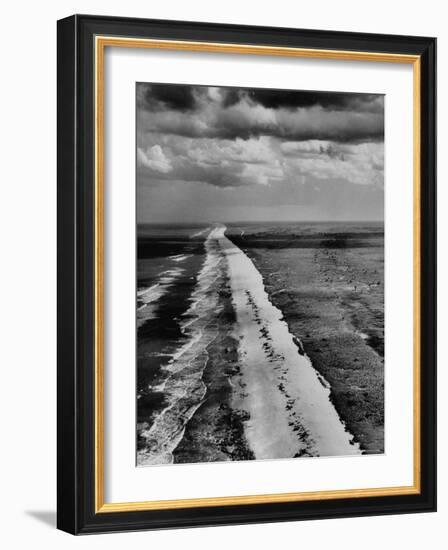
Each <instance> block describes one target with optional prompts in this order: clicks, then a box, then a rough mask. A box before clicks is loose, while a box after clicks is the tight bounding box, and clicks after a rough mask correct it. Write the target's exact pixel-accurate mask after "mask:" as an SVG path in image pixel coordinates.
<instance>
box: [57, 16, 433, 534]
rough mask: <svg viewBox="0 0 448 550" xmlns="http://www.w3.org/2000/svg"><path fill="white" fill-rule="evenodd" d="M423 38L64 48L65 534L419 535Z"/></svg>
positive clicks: (427, 107)
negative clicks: (409, 520)
mask: <svg viewBox="0 0 448 550" xmlns="http://www.w3.org/2000/svg"><path fill="white" fill-rule="evenodd" d="M435 55H436V41H435V39H434V38H424V37H409V36H385V35H373V34H371V35H367V34H356V33H343V32H334V31H317V30H298V29H284V28H282V29H280V28H264V27H249V26H233V25H220V24H211V23H189V22H179V21H159V20H139V19H127V18H113V17H97V16H87V15H75V16H72V17H69V18H67V19H63V20H61V21H59V22H58V285H59V286H58V527H59V528H60V529H62V530H64V531H67V532H70V533H73V534H81V533H98V532H108V531H125V530H138V529H159V528H167V527H188V526H203V525H224V524H237V523H256V522H271V521H290V520H302V519H315V518H331V517H349V516H366V515H374V514H398V513H405V512H424V511H426V512H428V511H433V510H435V507H436V504H435V501H436V496H435V494H436V489H435V487H436V483H435V477H436V467H435V434H436V431H435V410H436V403H435V397H436V393H435V354H436V346H435V334H436V330H435V295H436V286H435V275H436V269H435V265H436V257H435V254H436V252H435V223H436V222H435V151H436V147H435V73H436V68H435Z"/></svg>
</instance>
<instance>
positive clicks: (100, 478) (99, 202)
mask: <svg viewBox="0 0 448 550" xmlns="http://www.w3.org/2000/svg"><path fill="white" fill-rule="evenodd" d="M106 47H121V48H149V49H159V50H177V51H192V52H208V53H232V54H243V55H266V56H285V57H300V58H313V59H330V60H347V61H373V62H383V63H406V64H412V65H413V131H414V135H413V144H414V148H413V173H414V178H413V180H414V183H413V185H414V189H413V195H414V206H413V208H414V211H413V239H414V243H413V245H414V247H413V256H414V261H413V275H414V283H413V298H414V328H413V334H414V349H413V357H414V361H413V363H414V364H413V382H414V391H413V443H414V445H413V458H414V468H413V477H414V480H413V484H412V485H410V486H400V487H379V488H366V489H342V490H332V491H313V492H295V493H274V494H263V495H243V496H226V497H212V498H194V499H179V500H154V501H142V502H117V503H106V502H105V501H104V53H105V48H106ZM94 54H95V260H94V262H95V323H94V325H95V357H94V369H95V393H94V395H95V430H94V431H95V464H94V468H95V472H94V474H95V503H94V506H95V513H110V512H132V511H144V510H168V509H181V508H199V507H209V506H236V505H243V504H266V503H281V502H304V501H315V500H332V499H343V498H363V497H364V498H365V497H379V496H394V495H395V496H398V495H413V494H414V495H416V494H419V493H420V486H421V456H420V446H421V426H420V405H421V404H420V394H421V388H420V370H421V365H420V311H421V304H420V301H421V296H420V271H421V265H420V247H421V215H420V206H421V205H420V201H421V199H420V186H421V182H420V164H421V159H420V157H421V145H420V117H421V113H420V111H421V100H420V87H421V72H420V65H421V61H420V56H417V55H401V54H389V53H376V52H355V51H344V50H322V49H310V48H290V47H272V46H255V45H250V44H221V43H213V42H190V41H177V40H155V39H142V38H123V37H118V36H96V37H95V44H94Z"/></svg>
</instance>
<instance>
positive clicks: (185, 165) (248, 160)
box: [136, 83, 384, 210]
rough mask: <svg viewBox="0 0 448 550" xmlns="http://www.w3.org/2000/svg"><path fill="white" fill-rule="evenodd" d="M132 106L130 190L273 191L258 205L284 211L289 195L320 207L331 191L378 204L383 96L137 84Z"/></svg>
mask: <svg viewBox="0 0 448 550" xmlns="http://www.w3.org/2000/svg"><path fill="white" fill-rule="evenodd" d="M136 105H137V152H136V154H137V183H138V186H139V187H140V188H141V189H147V190H148V193H150V191H149V190H150V189H151V188H157V189H158V192H157V196H163V192H162V191H161V189H165V190H168V188H171V191H170V193H172V188H173V186H174V187H176V188H178V187H179V186H182V184H184V185H187V184H188V185H189V188H191V186H193V188H195V189H197V192H198V193H199V189H200V188H201V187H197V186H204V185H205V186H211V187H214V188H221V189H242V188H246V189H248V193H249V195H250V193H254V196H255V195H256V194H257V193H259V191H257V189H258V190H260V189H271V190H272V193H269V194H266V193H263V194H262V195H260V196H268V195H269V197H271V199H272V197H277V194H278V201H279V203H282V204H283V205H284V204H285V203H287V201H288V197H287V196H284V194H285V193H286V191H285V190H286V189H289V193H290V195H291V191H290V185H293V186H295V187H294V188H297V189H300V188H302V191H303V190H304V189H311V190H313V197H315V200H316V201H319V200H322V204H323V203H324V201H323V199H319V196H321V193H320V189H321V188H322V189H326V190H328V189H330V188H332V186H333V187H334V188H335V193H337V189H338V186H339V188H340V189H342V187H341V186H343V189H344V193H345V195H347V196H350V192H349V191H348V190H349V189H350V188H353V193H352V194H353V196H356V197H358V198H359V197H361V198H362V197H375V200H376V201H377V200H379V199H378V197H380V196H382V192H383V191H382V188H383V178H384V174H383V173H384V96H383V95H380V94H359V93H339V92H329V91H294V90H271V89H269V90H268V89H245V88H225V87H214V86H190V85H176V84H149V83H138V84H137V87H136ZM319 182H320V183H319ZM195 186H196V187H195ZM303 186H305V187H303ZM359 186H363V187H366V188H372V189H377V190H378V192H375V193H370V192H369V193H367V192H366V193H364V192H363V193H359V192H355V189H356V188H357V187H359ZM202 189H204V188H203V187H202ZM251 190H252V191H251ZM143 193H144V191H143ZM167 193H168V191H167ZM299 195H300V196H304V195H303V192H301V193H299ZM326 195H328V191H326ZM170 196H171V195H170ZM207 196H208V195H207ZM210 196H211V195H210ZM271 199H270V200H271ZM359 200H361V199H360V198H359ZM366 200H367V199H366ZM271 207H272V205H271V206H270V208H271ZM375 208H376V210H381V208H380V206H379V205H377V207H375Z"/></svg>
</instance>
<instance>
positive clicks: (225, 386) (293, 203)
mask: <svg viewBox="0 0 448 550" xmlns="http://www.w3.org/2000/svg"><path fill="white" fill-rule="evenodd" d="M136 127H137V137H136V141H137V151H136V164H137V168H136V169H137V195H136V202H137V204H136V211H137V281H136V287H137V296H136V330H137V336H136V341H137V365H136V368H137V389H136V390H137V393H136V400H137V426H136V428H137V430H136V432H137V434H136V435H137V437H136V441H137V444H136V446H137V449H136V453H137V465H138V466H148V465H154V464H170V463H198V462H222V461H242V460H260V459H276V458H282V459H285V458H301V457H325V456H347V455H367V454H382V453H383V452H384V428H385V426H384V96H383V95H381V94H360V93H340V92H328V91H302V90H275V89H255V88H252V89H246V88H230V87H214V86H196V85H177V84H158V83H157V84H154V83H144V82H139V83H137V85H136Z"/></svg>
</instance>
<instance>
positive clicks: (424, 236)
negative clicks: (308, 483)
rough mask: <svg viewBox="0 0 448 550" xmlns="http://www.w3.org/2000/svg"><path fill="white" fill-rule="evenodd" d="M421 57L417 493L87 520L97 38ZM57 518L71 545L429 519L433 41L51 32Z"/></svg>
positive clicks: (105, 20) (106, 25)
mask: <svg viewBox="0 0 448 550" xmlns="http://www.w3.org/2000/svg"><path fill="white" fill-rule="evenodd" d="M98 35H102V36H120V37H141V38H152V39H161V40H176V41H179V40H183V41H190V40H192V41H196V42H213V43H223V44H229V43H230V44H251V45H257V46H275V47H291V48H308V49H325V50H335V51H338V50H343V51H348V52H350V51H353V52H372V53H378V52H381V53H390V54H397V55H414V56H419V58H420V71H421V73H420V74H421V85H420V101H421V108H420V122H421V124H420V144H421V156H420V197H421V199H420V211H419V214H420V219H421V224H420V235H421V248H420V251H421V255H420V265H421V272H420V280H421V286H420V296H421V311H420V344H421V345H420V362H421V369H420V380H419V383H420V388H421V391H420V405H421V406H420V418H419V421H420V426H421V437H420V448H419V453H420V460H421V463H420V466H421V468H420V491H419V493H418V494H406V495H400V494H397V495H387V496H367V497H356V498H341V499H329V500H309V501H298V502H272V503H261V504H243V505H241V504H236V505H232V506H225V505H222V506H206V507H194V508H185V509H182V508H177V509H160V510H134V511H113V512H107V511H106V512H102V513H97V511H96V509H95V487H96V485H95V484H96V479H95V426H94V421H95V375H94V362H95V340H94V335H95V315H94V312H95V280H94V277H95V268H94V267H95V238H94V232H95V185H94V177H95V142H94V140H95V116H94V114H95V113H94V107H95V93H94V84H95V82H94V63H95V59H94V54H93V48H94V40H95V36H98ZM57 68H58V90H57V94H58V107H57V114H58V127H57V130H58V169H57V176H58V247H57V251H58V272H57V277H58V335H57V337H58V387H57V390H58V400H57V408H58V410H57V417H58V428H57V435H58V447H57V452H58V471H57V482H58V492H57V500H58V505H57V508H58V511H57V525H58V528H59V529H62V530H64V531H67V532H69V533H73V534H83V533H102V532H112V531H129V530H140V529H163V528H176V527H177V528H180V527H193V526H210V525H230V524H243V523H246V524H247V523H261V522H273V521H276V522H278V521H291V520H306V519H322V518H337V517H354V516H370V515H385V514H401V513H411V512H431V511H435V509H436V391H435V388H436V207H435V201H436V169H435V167H436V39H435V38H428V37H412V36H395V35H380V34H360V33H346V32H335V31H317V30H302V29H301V30H299V29H287V28H268V27H252V26H240V25H222V24H215V23H191V22H183V21H162V20H142V19H130V18H124V17H100V16H90V15H74V16H71V17H68V18H66V19H62V20H60V21H58V62H57Z"/></svg>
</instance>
